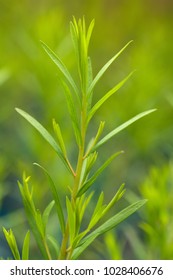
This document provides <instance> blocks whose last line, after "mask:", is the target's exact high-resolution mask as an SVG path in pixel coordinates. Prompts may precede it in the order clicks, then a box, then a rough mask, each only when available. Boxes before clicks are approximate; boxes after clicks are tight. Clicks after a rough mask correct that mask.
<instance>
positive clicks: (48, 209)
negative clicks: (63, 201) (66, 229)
mask: <svg viewBox="0 0 173 280" xmlns="http://www.w3.org/2000/svg"><path fill="white" fill-rule="evenodd" d="M54 205H55V201H54V200H52V201H51V202H50V203H49V204H48V206H47V207H46V209H45V210H44V212H43V216H42V221H43V225H44V229H45V230H46V225H47V223H48V219H49V215H50V212H51V211H52V208H53V206H54Z"/></svg>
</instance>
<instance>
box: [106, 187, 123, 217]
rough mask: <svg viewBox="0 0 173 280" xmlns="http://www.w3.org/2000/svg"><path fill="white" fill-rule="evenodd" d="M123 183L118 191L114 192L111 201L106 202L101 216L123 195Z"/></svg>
mask: <svg viewBox="0 0 173 280" xmlns="http://www.w3.org/2000/svg"><path fill="white" fill-rule="evenodd" d="M124 186H125V184H122V185H121V186H120V187H119V189H118V191H117V192H116V194H115V195H114V197H113V198H112V199H111V201H110V202H109V203H108V205H107V206H106V208H105V209H104V211H103V213H102V216H104V215H105V214H106V213H107V212H108V211H109V210H110V209H111V208H112V207H113V206H114V205H115V203H116V202H117V201H118V200H120V198H121V197H122V196H123V195H124V193H125V189H124Z"/></svg>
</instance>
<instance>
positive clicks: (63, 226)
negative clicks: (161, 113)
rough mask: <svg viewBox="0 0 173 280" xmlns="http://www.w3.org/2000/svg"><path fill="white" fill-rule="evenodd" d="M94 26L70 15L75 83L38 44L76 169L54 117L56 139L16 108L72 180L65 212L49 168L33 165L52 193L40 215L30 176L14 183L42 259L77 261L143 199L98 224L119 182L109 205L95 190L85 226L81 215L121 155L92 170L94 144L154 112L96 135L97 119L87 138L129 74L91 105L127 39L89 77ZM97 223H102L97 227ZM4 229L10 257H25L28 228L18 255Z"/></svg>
mask: <svg viewBox="0 0 173 280" xmlns="http://www.w3.org/2000/svg"><path fill="white" fill-rule="evenodd" d="M93 27H94V21H92V22H91V23H90V25H89V27H88V30H87V29H86V24H85V19H84V18H83V19H82V20H81V19H79V21H78V22H77V21H76V20H75V18H73V22H71V25H70V28H71V29H70V30H71V37H72V40H73V43H74V48H75V53H76V58H77V65H78V75H79V82H78V83H75V81H74V79H73V77H72V76H71V74H70V73H69V71H68V70H67V68H66V66H65V65H64V63H63V62H62V61H61V59H60V58H59V57H58V56H57V55H56V54H55V53H54V52H53V51H52V50H51V49H50V48H49V47H48V46H47V45H46V44H45V43H43V42H42V45H43V48H44V50H45V51H46V52H47V54H48V55H49V57H50V58H51V60H52V61H53V62H54V63H55V64H56V66H57V67H58V70H59V77H60V78H61V82H62V85H63V87H64V93H65V96H66V102H67V105H68V111H69V115H70V119H71V123H72V126H73V132H74V136H75V140H76V145H77V150H78V152H77V154H78V156H77V161H76V165H75V167H73V165H72V164H71V162H70V160H69V157H68V150H67V148H68V147H66V144H65V142H64V139H63V132H62V131H61V128H60V125H59V124H58V123H57V122H56V121H55V119H53V128H54V133H55V134H56V137H57V141H56V140H55V139H54V138H53V137H52V135H51V134H50V133H49V132H48V131H47V130H46V129H45V128H44V127H43V126H42V125H41V124H40V123H39V122H38V121H37V120H36V119H34V118H33V117H32V116H30V115H29V114H28V113H26V112H24V111H23V110H21V109H16V110H17V112H18V113H19V114H20V115H22V116H23V117H24V118H25V119H26V120H27V121H28V122H29V123H31V124H32V125H33V127H35V128H36V130H38V131H39V133H40V134H41V135H42V136H43V138H44V139H45V140H46V141H47V142H48V143H49V144H50V146H52V148H53V149H54V150H55V152H56V153H57V155H58V157H59V159H60V160H61V161H62V162H63V164H64V165H65V167H66V169H67V171H68V172H69V173H70V174H71V176H72V178H73V180H72V183H70V185H69V186H68V188H69V194H68V196H66V198H65V200H66V213H64V211H63V208H62V206H61V200H60V199H59V195H58V188H57V186H56V185H57V184H56V183H55V182H54V181H53V180H52V178H51V175H50V174H49V172H48V171H47V170H46V169H45V168H44V167H42V166H41V165H40V164H36V165H37V166H39V167H40V168H41V169H42V170H43V171H44V172H45V174H46V175H47V177H48V179H49V183H50V192H51V193H52V196H53V200H52V201H50V202H49V204H48V205H47V206H46V208H45V210H44V211H43V213H41V211H40V210H39V209H38V208H37V207H36V206H35V203H34V197H33V192H34V189H33V187H32V189H30V186H29V180H30V177H26V175H25V174H24V175H23V182H22V183H20V182H19V183H18V184H19V189H20V193H21V196H22V200H23V204H24V208H25V212H26V216H27V219H28V223H29V225H30V229H31V231H32V233H33V235H34V237H35V240H36V243H37V246H38V248H39V250H40V252H41V255H42V258H43V259H57V258H58V259H78V258H79V256H80V255H81V253H82V252H83V251H84V250H86V248H87V247H88V246H89V245H90V244H91V243H92V242H93V241H94V240H95V239H96V238H97V237H98V236H100V235H102V234H104V233H105V232H107V231H109V230H111V229H112V228H114V227H116V226H117V225H118V224H119V223H120V222H122V221H123V220H124V219H126V218H127V217H128V216H130V215H131V214H133V213H134V212H136V211H137V210H138V209H139V208H140V207H141V206H142V205H143V204H145V202H146V200H139V201H137V202H135V203H133V204H131V205H130V206H128V207H126V208H124V209H123V210H121V211H120V212H118V213H116V214H115V215H113V216H112V217H111V218H108V219H106V221H105V222H103V221H102V219H103V217H104V216H105V215H106V214H107V213H108V212H109V211H110V209H111V208H112V207H113V206H114V205H115V204H116V203H117V201H119V200H120V199H121V197H122V196H123V194H124V192H125V190H124V184H122V185H121V186H120V188H119V189H118V190H117V192H116V193H115V195H114V196H113V197H112V199H111V201H110V202H109V203H108V204H105V203H104V192H100V194H99V195H98V197H97V200H95V201H97V202H95V207H94V209H93V213H92V215H91V217H90V220H89V223H88V225H86V224H85V223H83V217H84V215H85V213H88V207H89V203H90V200H91V199H92V196H93V192H88V190H89V189H91V187H92V186H93V184H94V182H95V181H96V179H97V177H98V176H99V175H100V174H101V173H102V172H103V170H104V169H105V168H106V167H107V166H108V165H109V164H110V163H111V162H112V161H113V160H114V159H115V158H116V157H117V156H118V155H119V154H121V153H122V151H119V152H116V153H113V154H112V155H111V156H110V157H109V158H108V159H107V160H106V161H105V162H104V163H103V164H102V165H101V166H100V167H99V168H98V169H97V170H96V171H95V169H94V171H93V166H94V164H95V162H96V160H97V157H98V152H97V150H98V148H100V146H102V145H103V144H105V143H106V142H107V141H109V140H110V139H111V138H112V137H114V136H115V135H116V134H117V133H119V132H120V131H122V130H123V129H125V128H126V127H128V126H129V125H131V124H132V123H134V122H136V121H137V120H139V119H140V118H142V117H144V116H146V115H148V114H150V113H152V112H153V111H155V110H149V111H145V112H143V113H140V114H138V115H136V116H135V117H133V118H132V119H130V120H128V121H126V122H125V123H123V124H121V125H120V126H118V127H116V128H115V129H113V130H112V131H111V132H109V133H108V134H106V135H105V136H104V137H101V136H102V132H103V128H104V122H103V121H100V124H99V127H98V129H97V131H96V132H95V136H92V138H91V139H90V140H87V135H88V134H87V131H88V127H89V125H90V122H91V119H92V118H93V116H94V115H95V113H96V112H97V110H98V109H99V108H100V107H101V106H102V105H103V104H104V103H105V102H106V101H107V99H108V98H110V97H111V96H112V95H113V94H115V93H116V92H117V90H118V89H120V88H121V87H122V86H123V85H124V83H125V82H126V81H127V80H128V79H129V77H130V76H131V74H129V75H128V76H127V77H126V78H124V79H123V80H122V81H120V82H119V83H118V84H117V85H116V86H114V87H113V88H112V89H110V90H108V91H107V92H106V93H105V94H104V95H103V96H102V97H101V98H100V99H99V100H98V101H97V102H96V103H95V104H94V105H93V104H92V103H93V102H92V100H93V93H94V89H95V86H96V84H97V83H98V82H99V80H100V79H101V78H102V76H103V75H104V73H105V72H106V70H107V69H108V68H109V67H110V65H111V64H112V63H113V62H114V61H115V60H116V59H117V57H118V56H119V55H120V54H121V53H122V52H123V51H124V50H125V49H126V47H127V46H128V45H129V43H130V42H129V43H128V44H127V45H125V47H124V48H122V49H121V50H120V51H119V52H118V53H117V54H116V55H114V56H113V57H112V58H111V59H110V60H109V61H108V62H107V63H106V64H105V65H104V66H103V67H102V68H101V69H100V71H99V72H98V73H97V74H96V76H95V77H93V71H92V63H91V59H90V57H89V55H88V47H89V43H90V38H91V34H92V31H93ZM100 138H101V139H100ZM57 171H58V167H57ZM54 205H55V208H56V211H57V218H58V222H56V224H57V227H60V231H61V235H62V239H61V241H60V243H59V244H58V240H59V237H56V238H55V237H54V236H53V235H52V234H51V233H49V231H48V226H47V225H48V219H49V216H50V213H51V211H52V208H53V207H54ZM100 221H102V222H101V225H100ZM3 231H4V234H5V237H6V239H7V242H8V244H9V247H10V249H11V251H12V254H13V257H14V259H16V260H18V259H22V260H25V259H29V242H30V233H29V232H27V234H26V236H25V238H24V242H23V246H22V253H21V255H20V252H19V250H18V246H17V243H16V239H15V236H14V234H13V232H12V230H11V229H10V230H9V231H7V230H6V229H5V228H3ZM49 242H50V243H51V245H52V246H53V248H54V253H52V252H51V246H50V245H49Z"/></svg>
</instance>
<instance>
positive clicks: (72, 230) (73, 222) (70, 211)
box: [66, 197, 76, 244]
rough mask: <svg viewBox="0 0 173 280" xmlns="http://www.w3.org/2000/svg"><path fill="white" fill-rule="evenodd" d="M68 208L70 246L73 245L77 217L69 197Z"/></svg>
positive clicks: (67, 199)
mask: <svg viewBox="0 0 173 280" xmlns="http://www.w3.org/2000/svg"><path fill="white" fill-rule="evenodd" d="M66 206H67V213H68V222H69V231H70V244H72V243H73V239H74V237H75V231H76V217H75V216H76V215H75V212H74V211H73V208H72V205H71V202H70V200H69V198H68V197H66Z"/></svg>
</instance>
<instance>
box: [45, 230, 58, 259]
mask: <svg viewBox="0 0 173 280" xmlns="http://www.w3.org/2000/svg"><path fill="white" fill-rule="evenodd" d="M46 237H47V239H48V241H49V242H50V243H51V245H52V247H53V248H54V251H55V253H56V258H58V253H59V249H60V247H59V244H58V242H57V240H56V239H55V237H54V236H52V235H50V234H47V236H46Z"/></svg>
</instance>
